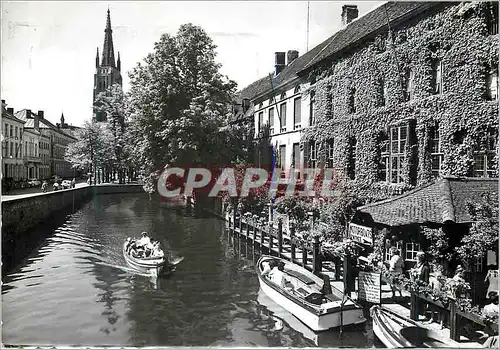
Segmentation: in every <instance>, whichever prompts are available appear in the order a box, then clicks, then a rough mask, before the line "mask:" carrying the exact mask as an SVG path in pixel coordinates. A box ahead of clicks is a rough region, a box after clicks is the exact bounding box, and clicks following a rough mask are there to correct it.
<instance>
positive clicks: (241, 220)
mask: <svg viewBox="0 0 500 350" xmlns="http://www.w3.org/2000/svg"><path fill="white" fill-rule="evenodd" d="M239 226H240V232H239V233H240V236H243V217H242V215H241V213H240V224H239Z"/></svg>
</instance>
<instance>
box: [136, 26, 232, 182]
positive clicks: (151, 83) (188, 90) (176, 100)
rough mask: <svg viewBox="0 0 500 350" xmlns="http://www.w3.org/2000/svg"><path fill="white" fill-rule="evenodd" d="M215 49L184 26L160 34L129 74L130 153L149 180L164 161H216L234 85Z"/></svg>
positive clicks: (200, 32)
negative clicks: (132, 143)
mask: <svg viewBox="0 0 500 350" xmlns="http://www.w3.org/2000/svg"><path fill="white" fill-rule="evenodd" d="M215 48H216V46H215V45H214V44H213V42H212V40H211V39H210V38H209V37H208V35H207V34H206V33H205V32H204V31H203V29H201V28H200V27H197V26H194V25H192V24H185V25H182V26H181V27H180V29H179V31H178V33H177V35H176V36H170V35H169V34H163V35H162V36H161V38H160V40H159V41H158V42H156V43H155V45H154V52H153V53H150V54H148V55H147V57H146V58H145V59H144V63H142V64H141V63H139V64H138V65H137V66H136V67H135V68H134V69H133V70H132V72H131V73H130V74H129V75H130V85H131V88H130V92H129V95H128V101H129V113H130V117H131V124H130V130H131V133H132V135H133V139H134V146H133V150H132V152H133V156H134V157H136V158H137V159H138V162H139V164H140V171H141V173H142V174H143V175H144V176H145V177H147V178H148V179H150V180H149V182H151V181H154V177H151V174H154V173H155V171H157V170H158V169H161V168H163V166H165V164H172V165H174V164H176V165H190V164H214V163H215V162H221V159H220V156H219V154H220V153H223V152H221V146H224V145H221V144H222V143H223V142H221V141H223V140H224V138H225V137H226V135H224V134H223V133H222V134H221V132H220V129H221V128H222V127H223V126H224V125H225V121H226V120H228V119H229V117H230V116H231V108H230V107H231V101H232V96H233V94H234V88H235V86H236V84H235V83H234V82H233V81H230V80H228V79H227V77H224V76H222V74H221V73H219V69H220V64H218V63H216V62H215V56H216V53H215ZM145 188H148V189H149V190H148V191H149V192H151V191H153V189H154V186H151V184H149V185H146V186H145Z"/></svg>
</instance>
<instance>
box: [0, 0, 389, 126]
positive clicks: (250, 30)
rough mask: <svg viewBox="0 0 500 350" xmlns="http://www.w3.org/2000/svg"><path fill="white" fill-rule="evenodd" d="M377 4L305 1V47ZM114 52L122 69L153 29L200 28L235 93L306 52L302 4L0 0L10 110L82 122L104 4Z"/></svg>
mask: <svg viewBox="0 0 500 350" xmlns="http://www.w3.org/2000/svg"><path fill="white" fill-rule="evenodd" d="M382 3H383V2H381V1H364V2H359V1H358V2H356V1H354V2H342V1H310V2H309V40H308V41H309V45H308V47H309V50H310V49H312V48H313V47H314V46H315V45H318V44H319V43H321V42H322V41H324V40H326V39H327V38H328V37H330V36H331V35H333V34H334V33H335V32H337V31H338V30H340V29H341V21H340V17H341V12H342V6H343V5H346V4H349V5H351V4H353V5H357V6H358V9H359V17H361V16H363V15H364V14H366V13H368V12H369V11H372V10H373V9H375V8H376V7H378V6H380V5H381V4H382ZM108 6H109V9H110V11H111V27H112V29H113V44H114V48H115V57H117V56H118V51H119V52H120V57H121V62H122V77H123V88H124V90H125V91H127V90H128V87H129V77H128V74H127V72H128V71H130V70H131V69H132V68H133V67H135V66H136V65H137V63H138V62H140V61H142V60H143V59H144V57H146V55H147V54H148V53H150V52H152V51H153V47H154V43H155V42H156V41H158V40H159V38H160V36H161V34H163V33H169V34H171V35H175V34H176V32H177V30H178V29H179V26H180V25H182V24H185V23H193V24H194V25H197V26H200V27H202V28H203V29H204V30H205V31H206V32H207V33H208V35H209V36H210V37H211V38H212V40H213V41H214V43H215V45H217V49H216V50H217V61H218V62H219V63H221V64H222V68H221V72H222V73H223V74H225V75H227V76H228V77H229V78H230V79H232V80H234V81H236V82H237V83H238V89H242V88H244V87H245V86H247V85H248V84H251V83H252V82H254V81H256V80H258V79H260V78H261V77H263V76H265V75H266V74H268V73H269V72H271V71H273V69H274V53H275V52H280V51H281V52H286V51H288V50H298V51H299V55H303V54H304V53H305V52H306V51H307V12H308V11H307V9H308V2H307V1H238V2H237V1H157V2H147V1H133V2H132V1H130V2H122V1H108V2H101V1H51V2H49V1H32V2H27V1H2V2H1V15H2V18H1V22H2V23H1V26H2V37H1V54H2V63H1V92H0V95H1V98H2V99H4V100H6V103H7V106H8V107H12V108H14V110H15V111H18V110H21V109H24V108H27V109H31V110H32V111H35V112H36V111H38V110H43V111H44V112H45V118H47V119H49V120H50V121H52V122H54V123H55V122H59V118H60V116H61V113H63V112H64V117H65V121H66V123H69V124H72V125H82V124H83V122H84V121H85V120H89V119H90V118H91V117H92V93H93V83H94V70H95V56H96V50H97V47H99V51H100V53H102V46H103V43H104V28H105V26H106V14H107V9H108Z"/></svg>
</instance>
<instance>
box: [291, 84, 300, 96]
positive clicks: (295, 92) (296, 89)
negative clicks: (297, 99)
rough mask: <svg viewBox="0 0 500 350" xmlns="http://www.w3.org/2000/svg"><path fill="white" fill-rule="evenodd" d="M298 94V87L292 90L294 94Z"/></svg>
mask: <svg viewBox="0 0 500 350" xmlns="http://www.w3.org/2000/svg"><path fill="white" fill-rule="evenodd" d="M299 92H300V85H297V86H296V87H295V89H294V90H293V93H294V94H298V93H299Z"/></svg>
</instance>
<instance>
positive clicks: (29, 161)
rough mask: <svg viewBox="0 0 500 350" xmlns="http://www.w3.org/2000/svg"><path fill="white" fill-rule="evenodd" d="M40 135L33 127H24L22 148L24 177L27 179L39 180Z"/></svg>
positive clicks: (40, 161) (40, 160)
mask: <svg viewBox="0 0 500 350" xmlns="http://www.w3.org/2000/svg"><path fill="white" fill-rule="evenodd" d="M40 138H41V133H40V131H39V130H37V129H36V128H33V127H25V128H24V133H23V147H24V153H23V154H24V155H23V160H24V167H25V172H26V177H27V178H28V179H40V178H41V174H40V166H41V164H42V159H41V158H40V152H39V148H38V147H39V145H40Z"/></svg>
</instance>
